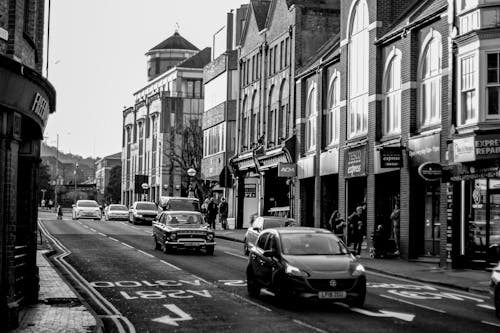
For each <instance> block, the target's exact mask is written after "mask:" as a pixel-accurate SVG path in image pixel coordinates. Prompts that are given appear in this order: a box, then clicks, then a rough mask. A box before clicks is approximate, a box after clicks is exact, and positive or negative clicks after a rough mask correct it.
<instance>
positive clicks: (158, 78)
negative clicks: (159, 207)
mask: <svg viewBox="0 0 500 333" xmlns="http://www.w3.org/2000/svg"><path fill="white" fill-rule="evenodd" d="M147 56H148V78H150V81H149V82H148V83H147V84H146V85H145V86H144V87H142V88H141V89H140V90H138V91H137V92H136V93H135V94H134V99H135V105H134V106H132V107H129V108H127V109H125V110H124V111H123V141H122V203H123V204H126V205H131V204H133V202H134V201H137V200H149V201H153V202H157V201H158V200H159V198H160V196H166V195H170V196H171V195H174V196H187V194H188V182H189V179H188V176H187V173H186V171H187V170H188V169H189V168H191V167H194V168H195V169H197V172H198V174H199V172H200V164H201V163H200V159H201V147H202V134H201V133H202V132H201V116H202V113H203V84H202V81H203V67H204V66H205V65H206V64H207V63H209V62H210V58H211V49H210V48H205V49H203V50H201V51H199V50H198V49H197V48H196V47H195V46H194V45H193V44H191V43H190V42H188V41H187V40H186V39H184V38H183V37H182V36H181V35H180V34H179V33H178V32H175V33H174V35H172V36H171V37H169V38H167V39H166V40H165V41H163V42H162V43H160V44H158V45H157V46H155V47H154V48H153V49H151V50H150V51H148V53H147ZM162 71H163V72H162Z"/></svg>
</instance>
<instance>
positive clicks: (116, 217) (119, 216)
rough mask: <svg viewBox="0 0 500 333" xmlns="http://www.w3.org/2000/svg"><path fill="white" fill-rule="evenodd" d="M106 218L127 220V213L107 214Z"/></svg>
mask: <svg viewBox="0 0 500 333" xmlns="http://www.w3.org/2000/svg"><path fill="white" fill-rule="evenodd" d="M108 220H128V215H108Z"/></svg>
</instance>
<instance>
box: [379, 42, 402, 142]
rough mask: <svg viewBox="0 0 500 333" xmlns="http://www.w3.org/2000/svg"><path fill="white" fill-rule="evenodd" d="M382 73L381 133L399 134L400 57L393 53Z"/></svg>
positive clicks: (398, 53)
mask: <svg viewBox="0 0 500 333" xmlns="http://www.w3.org/2000/svg"><path fill="white" fill-rule="evenodd" d="M388 59H389V63H388V64H387V66H386V70H385V73H384V80H383V82H384V87H383V89H384V108H383V133H384V135H392V134H399V133H401V55H400V52H396V51H394V54H392V55H389V58H388Z"/></svg>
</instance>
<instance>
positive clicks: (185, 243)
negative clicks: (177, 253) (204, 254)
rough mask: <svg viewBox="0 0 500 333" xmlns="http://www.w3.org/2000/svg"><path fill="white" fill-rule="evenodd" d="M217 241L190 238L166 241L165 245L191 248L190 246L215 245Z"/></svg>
mask: <svg viewBox="0 0 500 333" xmlns="http://www.w3.org/2000/svg"><path fill="white" fill-rule="evenodd" d="M215 244H216V243H215V242H213V241H212V242H208V241H205V240H194V239H193V240H189V241H182V240H178V241H166V242H165V245H168V246H171V247H179V248H180V247H182V248H190V247H206V246H215Z"/></svg>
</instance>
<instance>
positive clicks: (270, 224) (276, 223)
mask: <svg viewBox="0 0 500 333" xmlns="http://www.w3.org/2000/svg"><path fill="white" fill-rule="evenodd" d="M291 224H293V221H292V220H278V219H276V220H264V225H263V228H262V229H269V228H280V227H288V226H290V225H291Z"/></svg>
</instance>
